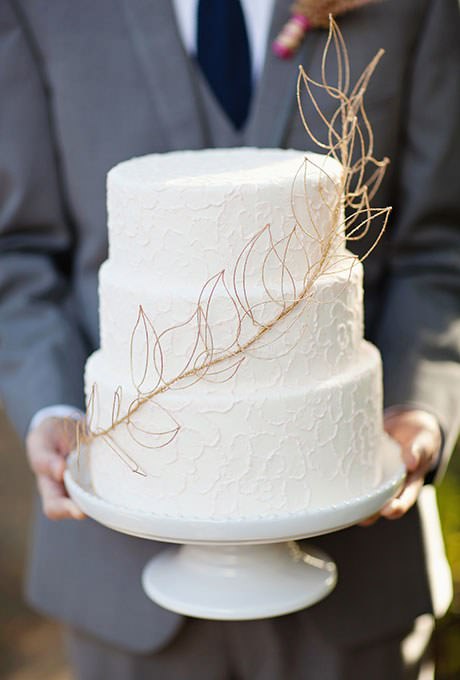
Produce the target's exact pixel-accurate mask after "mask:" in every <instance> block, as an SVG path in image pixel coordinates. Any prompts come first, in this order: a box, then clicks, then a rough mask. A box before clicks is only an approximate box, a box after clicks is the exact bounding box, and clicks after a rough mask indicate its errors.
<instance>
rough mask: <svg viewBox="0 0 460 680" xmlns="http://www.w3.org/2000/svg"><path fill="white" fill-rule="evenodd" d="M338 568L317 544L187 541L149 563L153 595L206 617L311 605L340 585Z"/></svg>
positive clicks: (251, 615)
mask: <svg viewBox="0 0 460 680" xmlns="http://www.w3.org/2000/svg"><path fill="white" fill-rule="evenodd" d="M336 581H337V569H336V566H335V564H334V562H332V560H331V559H330V558H329V557H328V556H327V555H326V554H325V553H323V552H322V551H320V550H317V549H316V548H314V547H313V546H311V547H309V548H308V553H305V552H303V551H302V550H300V549H299V548H298V546H297V544H296V543H275V544H272V545H220V546H211V545H183V546H180V547H177V548H173V549H171V550H167V551H164V552H162V553H160V554H159V555H158V556H157V557H154V558H153V559H152V560H151V561H150V562H149V563H148V564H147V566H146V567H145V568H144V572H143V575H142V584H143V586H144V590H145V592H146V593H147V595H148V596H149V597H150V598H151V599H152V600H154V601H155V602H157V603H158V604H160V605H161V606H162V607H165V608H166V609H170V610H172V611H174V612H178V613H179V614H185V615H187V616H195V617H199V618H205V619H219V620H244V619H260V618H267V617H270V616H279V615H280V614H286V613H288V612H293V611H297V610H299V609H304V608H305V607H309V606H311V605H312V604H314V603H315V602H318V601H319V600H322V599H323V598H324V597H325V596H326V595H328V594H329V593H330V591H331V590H332V589H333V588H334V586H335V584H336Z"/></svg>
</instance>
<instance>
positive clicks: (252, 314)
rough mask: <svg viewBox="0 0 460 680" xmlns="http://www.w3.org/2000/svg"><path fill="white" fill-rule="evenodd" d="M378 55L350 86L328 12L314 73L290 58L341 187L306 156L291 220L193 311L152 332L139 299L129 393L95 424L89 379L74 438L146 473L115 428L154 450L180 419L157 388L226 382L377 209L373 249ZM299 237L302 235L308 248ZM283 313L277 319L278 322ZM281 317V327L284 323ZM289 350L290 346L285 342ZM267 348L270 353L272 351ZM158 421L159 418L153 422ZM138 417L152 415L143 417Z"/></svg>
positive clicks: (218, 277)
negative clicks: (228, 318)
mask: <svg viewBox="0 0 460 680" xmlns="http://www.w3.org/2000/svg"><path fill="white" fill-rule="evenodd" d="M313 4H314V3H313ZM348 4H350V5H351V4H359V3H348ZM331 53H332V55H333V57H334V58H335V60H336V65H337V82H336V83H334V84H331V83H330V82H329V81H328V78H327V74H326V70H327V69H326V63H327V61H328V59H329V58H330V55H331ZM382 54H383V51H382V50H381V51H379V52H378V53H377V54H376V56H375V57H374V59H372V61H371V62H370V64H369V65H368V66H367V67H366V68H365V69H364V71H363V73H362V74H361V76H360V77H359V79H358V81H357V82H356V84H355V85H354V87H353V88H352V89H350V65H349V59H348V54H347V50H346V47H345V44H344V41H343V37H342V34H341V33H340V30H339V28H338V26H337V24H336V23H335V21H334V19H333V18H332V17H329V34H328V38H327V41H326V45H325V48H324V52H323V58H322V66H321V78H320V80H319V81H315V80H314V79H313V78H311V77H310V76H309V75H308V74H307V73H306V72H305V71H304V69H303V67H302V66H300V67H299V75H298V81H297V103H298V108H299V114H300V116H301V120H302V123H303V125H304V128H305V130H306V132H307V133H308V135H309V136H310V138H311V140H312V141H313V142H314V143H315V144H316V145H317V146H318V147H319V148H320V149H321V150H323V151H324V152H325V155H327V156H330V157H332V158H334V159H336V160H337V161H339V162H340V163H341V164H342V167H343V175H342V180H341V185H340V187H339V188H338V189H337V186H336V184H335V183H334V182H333V180H332V178H331V177H329V176H328V174H327V172H326V171H325V170H324V168H323V167H322V166H321V165H318V164H316V163H315V162H314V161H312V160H311V159H310V158H308V157H307V156H306V157H305V159H304V160H303V162H302V164H301V166H300V167H299V169H298V172H297V173H296V176H295V177H294V179H293V184H292V199H291V203H292V210H293V214H294V219H295V223H294V225H293V226H292V228H291V229H290V230H289V232H288V233H287V234H284V235H282V236H281V237H280V238H277V237H276V235H275V234H273V231H272V227H271V225H270V224H265V225H263V226H262V227H261V228H259V229H258V230H257V231H256V232H255V233H254V234H253V236H252V237H251V238H250V239H249V240H248V241H247V243H246V244H245V245H244V246H243V248H242V250H241V252H240V254H239V255H238V257H237V259H236V262H235V264H234V266H233V269H232V271H231V272H230V276H229V277H227V271H226V270H225V269H222V270H221V271H219V272H217V273H216V274H214V275H213V276H211V277H210V278H209V279H208V280H207V281H205V283H204V284H203V285H202V287H201V290H200V292H199V295H198V298H197V300H196V303H195V305H194V309H193V313H192V314H191V315H190V316H189V317H188V318H186V319H184V321H182V322H181V323H178V324H175V325H173V326H170V327H168V328H166V329H164V330H163V331H161V332H158V331H157V329H156V328H155V326H154V324H153V323H152V321H151V319H150V318H149V316H148V315H147V313H146V311H145V309H144V308H143V306H142V305H139V308H138V314H137V319H136V323H135V325H134V328H133V330H132V333H131V341H130V347H129V353H130V372H131V380H132V384H133V387H134V390H135V392H136V397H135V399H133V400H132V401H131V403H130V404H129V406H128V408H127V410H126V411H125V412H122V408H121V407H122V396H123V395H122V388H121V386H118V387H117V388H116V389H115V391H114V394H113V403H112V411H111V421H110V424H108V425H105V426H104V427H100V426H99V425H98V424H96V421H97V419H98V391H97V385H96V384H95V385H93V387H92V389H91V391H90V394H89V398H88V403H87V409H86V417H85V419H84V421H80V423H78V424H77V446H78V447H79V446H80V445H81V444H89V443H91V441H93V440H95V439H98V438H102V439H103V440H104V442H105V443H106V444H107V445H108V446H109V447H110V448H111V449H112V450H113V452H114V453H115V454H116V455H117V456H118V457H119V458H120V459H121V460H122V461H123V462H124V463H125V464H126V465H127V467H128V468H129V469H130V470H131V471H132V472H134V473H136V474H140V475H144V476H145V474H146V473H145V471H144V470H143V469H142V468H141V467H140V466H139V465H138V463H137V462H136V461H135V460H134V459H133V458H132V456H130V455H129V453H128V452H127V451H126V450H124V449H123V448H122V447H121V446H120V444H119V442H118V441H117V433H118V430H119V429H120V428H124V429H125V431H126V432H127V433H128V434H129V437H130V439H131V440H132V442H133V445H138V446H141V447H143V448H146V449H156V448H162V447H164V446H167V445H168V444H170V443H171V442H172V441H173V440H174V439H175V438H176V436H177V435H178V433H179V431H180V429H181V426H180V423H179V421H178V420H177V419H176V418H175V417H174V415H173V414H172V413H171V412H170V411H169V410H168V409H166V408H165V406H164V405H162V404H160V403H159V402H158V400H157V397H159V396H160V395H161V394H163V393H165V392H167V391H169V390H173V389H186V388H187V387H191V386H192V385H194V384H196V383H197V382H199V381H202V380H208V381H210V382H226V381H228V380H231V379H232V378H233V377H234V376H235V374H236V373H237V371H238V370H239V369H240V367H241V366H242V365H243V364H244V363H245V362H246V361H248V360H250V358H251V356H259V357H260V355H261V354H260V352H261V350H262V349H263V348H265V347H267V346H270V347H272V346H273V345H274V344H276V342H277V341H278V340H279V339H280V338H281V337H282V336H283V335H284V334H285V333H286V332H287V331H288V330H289V329H290V328H291V327H292V326H293V325H294V324H295V323H297V321H298V318H299V317H300V315H301V313H303V315H304V318H305V309H304V306H303V304H302V303H306V302H307V301H309V300H310V298H311V294H312V290H313V287H314V285H315V283H316V282H317V281H318V280H319V278H320V277H321V276H324V275H325V274H327V273H328V272H330V271H331V267H332V266H334V272H337V271H338V269H337V264H338V263H339V262H340V260H341V259H342V258H343V259H344V260H346V263H345V264H344V269H345V270H348V271H349V272H351V267H352V263H350V257H353V258H354V256H351V255H350V253H348V254H347V255H343V253H342V246H343V243H344V241H345V239H346V238H348V239H350V240H359V239H362V238H364V237H365V236H367V234H368V232H369V229H370V227H371V225H372V223H373V222H374V221H375V220H376V219H377V218H379V220H380V225H379V228H378V231H377V234H376V235H375V236H374V238H373V241H372V243H371V245H370V246H369V248H368V250H367V252H366V253H365V255H364V256H363V257H362V258H360V259H361V260H364V259H365V258H366V257H367V256H368V255H369V254H370V252H371V251H372V250H373V249H374V248H375V246H376V245H377V243H378V241H379V240H380V238H381V236H382V233H383V231H384V229H385V226H386V223H387V220H388V217H389V213H390V208H388V207H386V208H371V206H370V200H371V199H372V197H373V196H374V195H375V193H376V191H377V190H378V188H379V186H380V183H381V181H382V178H383V175H384V172H385V169H386V166H387V164H388V159H386V158H385V159H383V160H380V161H378V160H376V159H375V158H374V157H373V134H372V128H371V125H370V123H369V120H368V118H367V115H366V112H365V109H364V103H363V97H364V93H365V91H366V88H367V85H368V82H369V79H370V77H371V75H372V73H373V71H374V70H375V68H376V65H377V63H378V62H379V60H380V58H381V56H382ZM316 92H321V93H323V94H324V93H325V94H327V95H328V96H329V98H330V99H331V100H332V101H333V102H334V103H335V105H336V106H335V110H334V113H333V115H332V117H331V118H330V119H328V118H327V117H326V115H325V114H324V113H323V111H322V109H321V106H320V104H319V101H318V97H317V96H316ZM304 93H305V94H306V95H307V97H308V101H309V102H310V104H311V106H312V107H313V109H314V110H315V111H316V114H317V115H318V116H319V117H320V120H321V121H322V124H323V127H324V133H325V138H324V139H319V137H317V136H316V135H315V134H314V133H313V131H312V129H311V127H310V125H309V123H308V120H307V118H306V116H305V114H304V107H303V104H302V96H303V95H304ZM309 166H312V167H315V168H316V169H317V171H318V174H319V193H320V198H321V207H322V208H323V209H324V210H325V211H327V213H328V215H329V219H330V222H331V224H332V225H336V229H335V230H333V229H331V230H330V233H329V235H328V237H327V238H324V237H322V236H321V232H320V229H319V228H318V225H317V224H316V221H315V214H314V213H315V210H314V209H313V206H312V204H311V201H310V198H309V195H308V190H307V171H308V167H309ZM299 180H300V181H302V182H303V187H304V198H305V205H304V206H303V207H304V208H305V209H306V211H307V215H308V218H309V223H310V227H309V228H308V229H307V228H306V227H305V225H302V223H301V222H302V221H301V219H300V218H299V216H298V215H296V214H295V206H294V200H293V197H294V187H295V185H296V182H297V183H298V182H299ZM331 187H333V188H334V192H331ZM331 193H332V199H331ZM343 208H345V209H346V210H347V211H348V215H347V217H346V218H345V219H341V215H342V214H343ZM264 239H265V240H266V241H267V245H266V246H264V247H263V248H262V251H263V256H262V261H261V262H258V261H257V266H256V271H259V272H260V286H259V290H263V293H264V297H263V299H262V300H259V301H251V294H250V288H249V287H248V286H247V276H248V270H249V268H250V264H251V263H252V264H253V262H254V258H256V257H257V247H258V246H259V248H260V245H261V244H262V243H264ZM306 241H308V242H309V246H308V247H307V244H306ZM312 244H313V245H315V247H317V250H318V252H319V256H318V258H317V260H315V261H311V254H309V253H311V252H312V250H311V246H312ZM299 249H300V251H302V253H303V256H304V260H305V271H304V272H303V275H302V277H301V281H300V285H299V282H298V281H297V280H296V276H295V273H294V272H293V270H292V268H291V266H290V260H291V256H292V254H293V253H297V254H298V252H299ZM355 259H356V258H355ZM297 260H298V255H297ZM270 261H271V262H272V263H275V264H276V265H277V271H278V273H279V277H278V278H279V289H278V290H277V291H276V292H274V291H273V290H272V288H273V283H272V285H271V286H269V284H268V281H267V276H266V272H267V268H268V266H269V264H268V263H269V262H270ZM332 263H334V264H333V265H332ZM217 291H218V292H219V295H217ZM216 298H217V299H220V300H221V301H222V299H225V300H226V302H227V303H229V304H230V306H231V308H232V310H233V312H234V319H235V324H234V326H235V327H234V328H233V330H232V333H231V334H230V335H231V337H230V340H229V341H228V342H227V343H226V344H225V345H224V346H222V347H219V346H218V345H217V344H216V337H215V335H216V329H215V328H213V324H212V323H211V321H210V317H211V316H212V312H213V310H214V307H215V305H216V302H215V300H216ZM218 304H219V303H217V305H218ZM221 304H222V302H221ZM267 309H268V310H269V311H271V310H272V309H273V310H274V312H273V314H272V316H271V317H270V318H269V319H266V318H265V317H266V310H267ZM260 310H262V311H260ZM264 311H265V315H264ZM296 311H297V312H298V313H297V314H296V313H295V312H296ZM284 320H286V321H285V324H282V323H281V322H282V321H284ZM286 323H287V327H284V325H286ZM281 325H283V330H282V331H281V334H278V335H275V330H278V329H279V327H280V326H281ZM186 328H188V329H192V331H193V338H194V339H193V342H192V347H191V349H190V350H189V352H188V355H187V356H185V358H184V362H183V365H182V367H181V368H180V370H177V371H175V372H173V373H172V374H171V375H168V371H167V368H168V357H167V355H166V353H165V351H164V345H165V344H167V342H166V341H167V340H168V338H174V337H178V336H180V335H181V333H184V329H186ZM292 349H293V346H291V347H289V348H288V350H287V351H291V350H292ZM285 353H286V352H285ZM270 356H271V358H276V356H274V355H273V354H271V355H270ZM135 358H137V359H138V360H139V358H142V362H141V368H140V370H139V367H138V363H139V362H136V361H135ZM141 414H142V417H141ZM157 421H159V423H158V425H157V426H154V423H156V422H157ZM146 423H151V426H150V425H146Z"/></svg>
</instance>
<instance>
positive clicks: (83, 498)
mask: <svg viewBox="0 0 460 680" xmlns="http://www.w3.org/2000/svg"><path fill="white" fill-rule="evenodd" d="M383 458H384V474H383V480H382V483H381V484H380V485H379V487H378V488H376V489H374V490H373V491H372V492H371V493H369V494H367V495H365V496H361V497H359V498H354V499H353V500H351V501H347V502H346V503H341V504H338V505H333V506H328V507H324V508H315V509H310V510H307V511H305V512H301V513H296V514H290V515H285V516H274V517H271V518H259V519H252V520H249V519H248V520H246V519H241V520H206V519H186V518H172V517H166V516H160V515H154V514H152V513H147V512H142V511H134V510H130V509H128V508H124V507H122V506H118V505H114V504H112V503H109V502H107V501H105V500H103V499H102V498H100V497H98V496H97V495H96V494H95V493H94V491H93V490H92V488H91V485H90V484H89V482H88V480H87V479H85V478H84V471H83V470H82V469H81V468H82V467H83V466H78V464H77V457H76V454H75V453H73V454H71V455H70V456H69V460H68V466H67V470H66V472H65V475H64V480H65V485H66V487H67V490H68V493H69V495H70V496H71V498H72V499H73V500H74V501H75V503H76V504H77V505H78V506H79V507H80V508H81V510H82V511H83V512H84V513H85V514H86V515H88V516H89V517H92V518H93V519H95V520H96V521H98V522H100V523H101V524H103V525H105V526H107V527H109V528H111V529H114V530H115V531H120V532H122V533H125V534H131V535H133V536H138V537H141V538H148V539H151V540H156V541H163V542H167V543H178V544H181V545H178V546H174V548H170V549H168V550H164V551H162V552H161V553H159V554H158V555H156V556H155V557H154V558H152V560H150V562H148V564H147V565H146V567H145V568H144V572H143V576H142V583H143V587H144V590H145V592H146V594H147V595H148V597H150V598H151V599H152V600H154V601H155V602H156V603H157V604H159V605H161V606H162V607H165V608H166V609H170V610H172V611H175V612H178V613H180V614H185V615H187V616H195V617H199V618H206V619H220V620H224V619H225V620H242V619H259V618H266V617H271V616H279V615H281V614H288V613H290V612H293V611H297V610H299V609H303V608H305V607H309V606H311V605H313V604H314V603H315V602H318V601H319V600H321V599H323V598H324V597H326V595H328V594H329V593H330V592H331V591H332V590H333V588H334V586H335V584H336V581H337V569H336V566H335V564H334V562H333V561H332V560H331V558H330V557H329V556H328V555H326V554H324V553H323V552H322V551H319V550H317V549H316V548H314V547H313V546H309V548H308V552H305V551H304V550H303V549H300V547H299V546H298V545H297V543H295V540H296V539H300V538H309V537H311V536H317V535H320V534H325V533H329V532H332V531H337V530H339V529H343V528H345V527H348V526H351V525H353V524H356V523H357V522H359V521H360V520H362V519H365V518H366V517H369V516H370V515H372V514H374V513H375V512H377V511H378V510H379V509H380V508H381V507H382V506H383V505H384V504H385V503H386V502H387V501H388V500H389V499H390V498H391V497H392V496H394V495H395V494H396V493H397V492H398V490H399V488H400V487H401V484H402V483H403V481H404V477H405V468H404V465H403V464H402V461H401V457H400V449H399V446H398V445H397V444H396V443H395V442H394V441H393V440H391V439H389V438H388V437H385V442H384V454H383Z"/></svg>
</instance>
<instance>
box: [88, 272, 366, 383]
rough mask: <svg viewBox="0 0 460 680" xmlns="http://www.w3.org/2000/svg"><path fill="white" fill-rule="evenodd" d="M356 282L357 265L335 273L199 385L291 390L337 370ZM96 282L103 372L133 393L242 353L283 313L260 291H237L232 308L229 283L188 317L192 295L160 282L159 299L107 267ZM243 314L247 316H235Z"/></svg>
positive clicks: (356, 338) (357, 325)
mask: <svg viewBox="0 0 460 680" xmlns="http://www.w3.org/2000/svg"><path fill="white" fill-rule="evenodd" d="M351 263H352V266H350V264H351ZM362 275H363V272H362V265H361V263H360V262H359V261H357V260H353V261H352V260H347V261H346V265H345V266H344V262H343V261H342V262H341V263H337V265H336V266H335V268H331V269H330V271H328V273H327V274H323V275H321V276H320V277H319V278H318V279H317V280H316V281H315V282H314V284H313V286H312V288H311V291H310V293H309V294H308V295H307V296H306V298H305V299H304V300H302V301H301V302H300V303H299V305H298V306H297V307H296V308H295V309H294V310H292V311H291V312H290V313H289V314H287V315H286V317H285V318H283V319H281V320H279V321H278V322H277V323H276V324H275V326H274V327H273V328H271V329H270V330H269V331H268V332H266V333H264V334H262V336H261V337H260V339H259V340H257V342H256V343H254V344H253V345H249V346H248V347H247V349H245V350H244V351H243V352H242V353H241V354H240V355H235V357H234V360H233V362H226V363H224V364H221V365H217V366H216V367H215V371H219V370H221V369H224V370H222V372H221V373H216V374H215V375H214V376H212V372H210V373H209V374H208V376H209V377H210V378H213V379H214V380H218V379H221V380H222V379H225V377H228V376H230V375H232V378H231V380H232V383H233V384H234V385H235V386H236V387H237V388H238V387H239V386H241V387H244V386H248V385H250V386H253V385H257V386H258V388H263V387H264V386H271V385H273V384H274V382H276V384H277V385H278V386H279V387H280V388H282V387H284V386H286V387H288V388H296V387H301V386H302V385H303V384H304V383H305V380H306V379H308V380H309V381H311V380H318V381H321V380H324V379H328V378H329V377H331V376H334V375H337V374H338V373H340V372H341V371H343V370H346V369H347V367H348V366H349V364H350V362H353V361H354V359H355V358H357V356H358V353H359V350H360V348H361V341H362V337H363V303H362V297H363V290H362ZM99 281H100V286H99V297H100V320H101V349H102V354H103V356H104V362H105V364H106V365H107V366H108V367H111V368H112V370H113V374H114V375H117V376H118V380H119V382H120V383H121V384H124V385H126V386H129V387H130V389H131V388H134V389H135V390H139V391H140V392H141V393H148V392H150V391H152V390H153V389H154V388H155V387H156V386H157V385H158V384H159V382H160V381H162V382H169V381H171V380H172V379H174V378H175V377H176V376H178V375H180V374H181V372H183V371H184V370H188V369H190V368H191V367H193V366H199V365H200V362H202V361H204V360H205V359H206V357H210V356H213V357H218V356H222V355H224V354H228V352H231V351H232V350H235V349H236V348H237V347H238V346H241V345H244V343H245V342H247V341H248V340H250V339H251V338H253V337H254V336H255V335H256V334H257V333H258V332H259V331H260V329H261V328H262V326H263V324H264V323H267V322H270V320H271V319H273V318H274V317H275V316H276V315H277V314H278V313H279V311H280V309H281V308H282V306H281V304H279V302H273V301H270V299H269V297H267V292H266V291H265V290H263V289H260V288H259V289H248V290H246V291H244V294H245V296H246V297H245V298H244V299H243V293H242V292H240V300H241V301H242V303H243V304H242V305H241V304H240V303H239V301H238V300H237V299H236V296H235V292H234V290H232V289H231V284H230V282H228V281H225V280H223V279H222V278H218V277H217V278H216V279H214V280H213V281H212V282H210V284H209V286H208V287H207V290H206V291H205V293H204V294H203V296H202V298H201V299H200V312H199V313H198V314H197V313H196V310H197V301H198V298H199V292H197V291H196V290H195V291H194V290H193V289H191V288H190V289H186V288H183V287H182V288H177V287H175V286H174V285H171V284H170V283H167V282H165V285H164V287H163V288H162V289H160V288H159V287H158V286H157V287H156V288H155V289H154V290H152V289H149V285H148V281H147V280H146V279H145V277H142V276H136V275H134V276H131V277H129V278H127V277H124V276H123V275H120V271H119V268H118V267H115V266H113V265H112V263H111V261H110V260H108V261H107V262H106V263H105V264H104V265H103V266H102V268H101V271H100V279H99ZM213 288H214V290H212V289H213ZM211 291H212V294H211ZM235 303H236V304H235ZM247 304H249V305H250V306H251V310H252V316H251V315H250V314H246V313H245V312H244V307H245V306H246V305H247ZM205 315H206V317H205ZM205 351H207V352H208V354H206V353H205ZM241 359H242V361H241V364H239V361H240V360H241ZM232 366H234V367H235V371H233V370H232ZM160 374H161V375H160ZM160 377H161V380H160Z"/></svg>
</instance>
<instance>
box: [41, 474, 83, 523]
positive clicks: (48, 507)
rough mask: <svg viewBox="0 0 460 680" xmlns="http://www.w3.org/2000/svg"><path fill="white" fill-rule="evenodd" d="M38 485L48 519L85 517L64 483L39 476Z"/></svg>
mask: <svg viewBox="0 0 460 680" xmlns="http://www.w3.org/2000/svg"><path fill="white" fill-rule="evenodd" d="M37 486H38V490H39V492H40V495H41V498H42V504H43V512H44V514H45V515H46V516H47V517H48V519H67V518H72V519H83V518H84V517H85V515H84V513H83V512H82V511H81V510H80V509H79V508H78V507H77V506H76V505H75V503H74V502H73V500H72V499H71V498H69V497H68V496H67V493H66V490H65V487H64V484H62V483H60V482H56V481H54V480H53V479H50V478H49V477H45V476H42V475H40V476H39V477H37Z"/></svg>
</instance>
